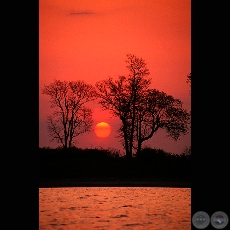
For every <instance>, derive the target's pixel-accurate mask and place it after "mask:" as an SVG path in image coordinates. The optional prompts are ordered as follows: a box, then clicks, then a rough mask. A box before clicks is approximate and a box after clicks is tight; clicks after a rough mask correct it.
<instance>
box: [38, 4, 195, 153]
mask: <svg viewBox="0 0 230 230" xmlns="http://www.w3.org/2000/svg"><path fill="white" fill-rule="evenodd" d="M126 54H134V55H136V56H138V57H142V58H143V59H144V60H145V62H146V63H147V67H148V68H149V71H150V77H151V78H152V84H151V88H155V89H158V90H160V91H164V92H165V93H167V94H169V95H172V96H173V97H174V98H177V99H180V100H181V101H182V102H183V103H184V104H183V107H184V108H185V109H186V110H187V111H188V112H189V111H190V110H191V95H190V85H189V84H188V83H186V77H187V75H188V74H189V73H190V72H191V1H190V0H160V1H159V0H125V1H124V0H84V1H83V0H68V1H66V0H39V91H40V93H39V147H52V148H53V147H57V146H58V145H57V143H52V142H50V137H49V136H48V133H47V124H46V121H47V116H48V115H51V113H52V110H51V108H50V102H49V99H50V98H49V97H48V96H47V95H43V94H42V93H41V91H42V89H43V88H44V86H45V85H48V84H50V83H52V82H53V81H54V80H68V81H77V80H84V81H85V82H86V83H90V84H92V85H94V84H95V83H96V82H97V81H99V80H104V79H106V78H107V77H108V76H110V77H113V78H114V79H116V78H118V76H119V75H127V73H128V72H127V69H126V63H125V61H126V60H127V59H126ZM89 105H90V106H92V107H93V111H94V113H93V119H94V125H96V124H97V123H99V122H107V123H108V124H109V125H110V126H111V134H110V135H109V137H107V138H99V137H97V136H96V135H95V133H94V132H93V131H92V132H90V133H86V134H83V135H81V136H79V137H78V138H77V139H76V141H77V144H76V146H77V147H80V148H95V147H102V148H115V149H119V150H122V146H121V144H120V142H119V139H118V138H116V136H117V132H116V131H117V129H118V124H119V123H120V120H119V119H118V118H114V117H111V115H110V114H109V113H108V112H105V111H102V109H101V107H100V106H99V105H98V104H95V103H91V104H89ZM190 145H191V134H190V133H189V134H187V135H186V136H182V137H181V138H180V140H178V141H174V140H171V139H169V138H167V137H166V133H165V132H164V131H158V133H157V134H155V135H154V136H153V137H152V138H151V139H150V140H148V141H147V142H144V144H143V147H145V146H148V147H152V148H161V149H163V150H165V151H168V152H171V153H178V154H179V153H181V152H182V151H183V149H184V148H185V147H186V146H187V147H190ZM122 151H123V150H122Z"/></svg>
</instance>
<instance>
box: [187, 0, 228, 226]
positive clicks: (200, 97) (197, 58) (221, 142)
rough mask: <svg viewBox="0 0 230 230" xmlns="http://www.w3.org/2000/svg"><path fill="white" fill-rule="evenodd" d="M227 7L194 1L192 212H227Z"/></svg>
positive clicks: (210, 213)
mask: <svg viewBox="0 0 230 230" xmlns="http://www.w3.org/2000/svg"><path fill="white" fill-rule="evenodd" d="M226 9H227V5H224V4H223V3H219V4H218V3H217V2H210V1H209V2H208V3H206V4H204V3H203V4H201V2H200V1H199V3H198V2H197V1H195V0H193V1H192V109H191V110H192V128H191V130H192V132H191V135H192V148H191V149H192V189H191V191H192V200H191V208H192V209H191V215H192V216H193V215H194V214H195V213H196V212H198V211H204V212H206V213H207V214H208V215H209V216H210V218H211V216H212V214H213V213H214V212H216V211H223V212H225V213H226V214H227V215H228V217H230V216H229V213H228V211H227V210H229V207H227V205H228V201H227V200H228V197H229V194H230V190H229V186H227V184H228V181H229V180H228V179H227V177H228V175H229V172H227V168H228V167H229V163H228V162H229V161H228V159H227V156H228V153H229V150H228V149H229V147H228V142H229V140H228V136H229V135H228V131H229V123H228V118H227V117H229V116H228V115H227V110H228V109H227V107H228V106H227V105H228V104H229V101H228V98H229V96H228V89H227V82H226V79H227V78H228V77H227V75H229V74H228V72H229V71H228V70H227V68H228V65H226V64H227V62H226V60H225V52H226V51H225V50H226V46H227V45H228V44H229V42H227V39H226V38H227V37H226V35H227V30H225V28H227V25H226V24H227V18H226V15H228V13H225V10H226ZM228 20H229V19H228ZM227 164H228V165H227ZM228 206H229V205H228ZM192 216H191V218H192ZM192 229H194V230H195V229H196V228H195V227H194V226H193V225H192ZM205 229H207V230H208V229H214V228H213V227H212V226H211V224H210V225H209V226H208V227H207V228H205Z"/></svg>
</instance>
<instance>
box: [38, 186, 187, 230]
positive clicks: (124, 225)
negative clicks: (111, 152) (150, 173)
mask: <svg viewBox="0 0 230 230" xmlns="http://www.w3.org/2000/svg"><path fill="white" fill-rule="evenodd" d="M39 229H40V230H42V229H57V230H64V229H73V230H75V229H80V230H81V229H89V230H91V229H100V230H102V229H105V230H108V229H109V230H114V229H117V230H121V229H138V230H139V229H151V230H175V229H177V230H189V229H191V189H190V188H160V187H75V188H74V187H71V188H64V187H63V188H40V189H39Z"/></svg>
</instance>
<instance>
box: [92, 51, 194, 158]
mask: <svg viewBox="0 0 230 230" xmlns="http://www.w3.org/2000/svg"><path fill="white" fill-rule="evenodd" d="M126 67H127V69H128V70H129V74H128V76H120V77H119V78H118V80H113V78H108V79H107V80H102V81H99V82H97V83H96V90H97V95H98V97H99V98H100V100H99V103H100V104H101V106H102V108H103V109H105V110H109V111H110V112H111V113H112V115H113V116H116V117H119V119H120V120H121V126H120V129H119V130H118V132H119V134H120V135H119V136H120V137H121V138H122V139H121V140H122V144H123V146H124V148H125V151H126V157H127V158H131V157H132V156H133V149H136V154H137V155H138V154H139V153H140V151H141V146H142V143H143V142H144V141H146V140H148V139H150V138H151V137H152V136H153V134H155V133H156V132H157V131H158V130H159V129H164V130H166V132H167V134H168V136H169V137H172V138H173V139H175V140H177V139H178V138H179V137H180V135H182V134H186V133H187V132H188V126H187V125H188V124H189V121H190V114H189V113H187V111H186V110H184V109H183V108H182V102H181V101H180V100H179V99H174V98H173V97H172V96H170V95H166V93H164V92H159V91H158V90H155V89H150V83H151V78H148V75H149V74H150V73H149V70H148V68H147V66H146V63H145V61H144V60H143V59H142V58H138V57H136V56H135V55H131V54H128V55H127V66H126Z"/></svg>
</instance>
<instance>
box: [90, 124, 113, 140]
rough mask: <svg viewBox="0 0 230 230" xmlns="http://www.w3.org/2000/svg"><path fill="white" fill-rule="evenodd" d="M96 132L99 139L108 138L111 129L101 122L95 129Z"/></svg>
mask: <svg viewBox="0 0 230 230" xmlns="http://www.w3.org/2000/svg"><path fill="white" fill-rule="evenodd" d="M94 132H95V134H96V135H97V137H100V138H106V137H108V136H109V135H110V133H111V127H110V125H109V124H108V123H106V122H100V123H98V124H97V125H96V126H95V127H94Z"/></svg>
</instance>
